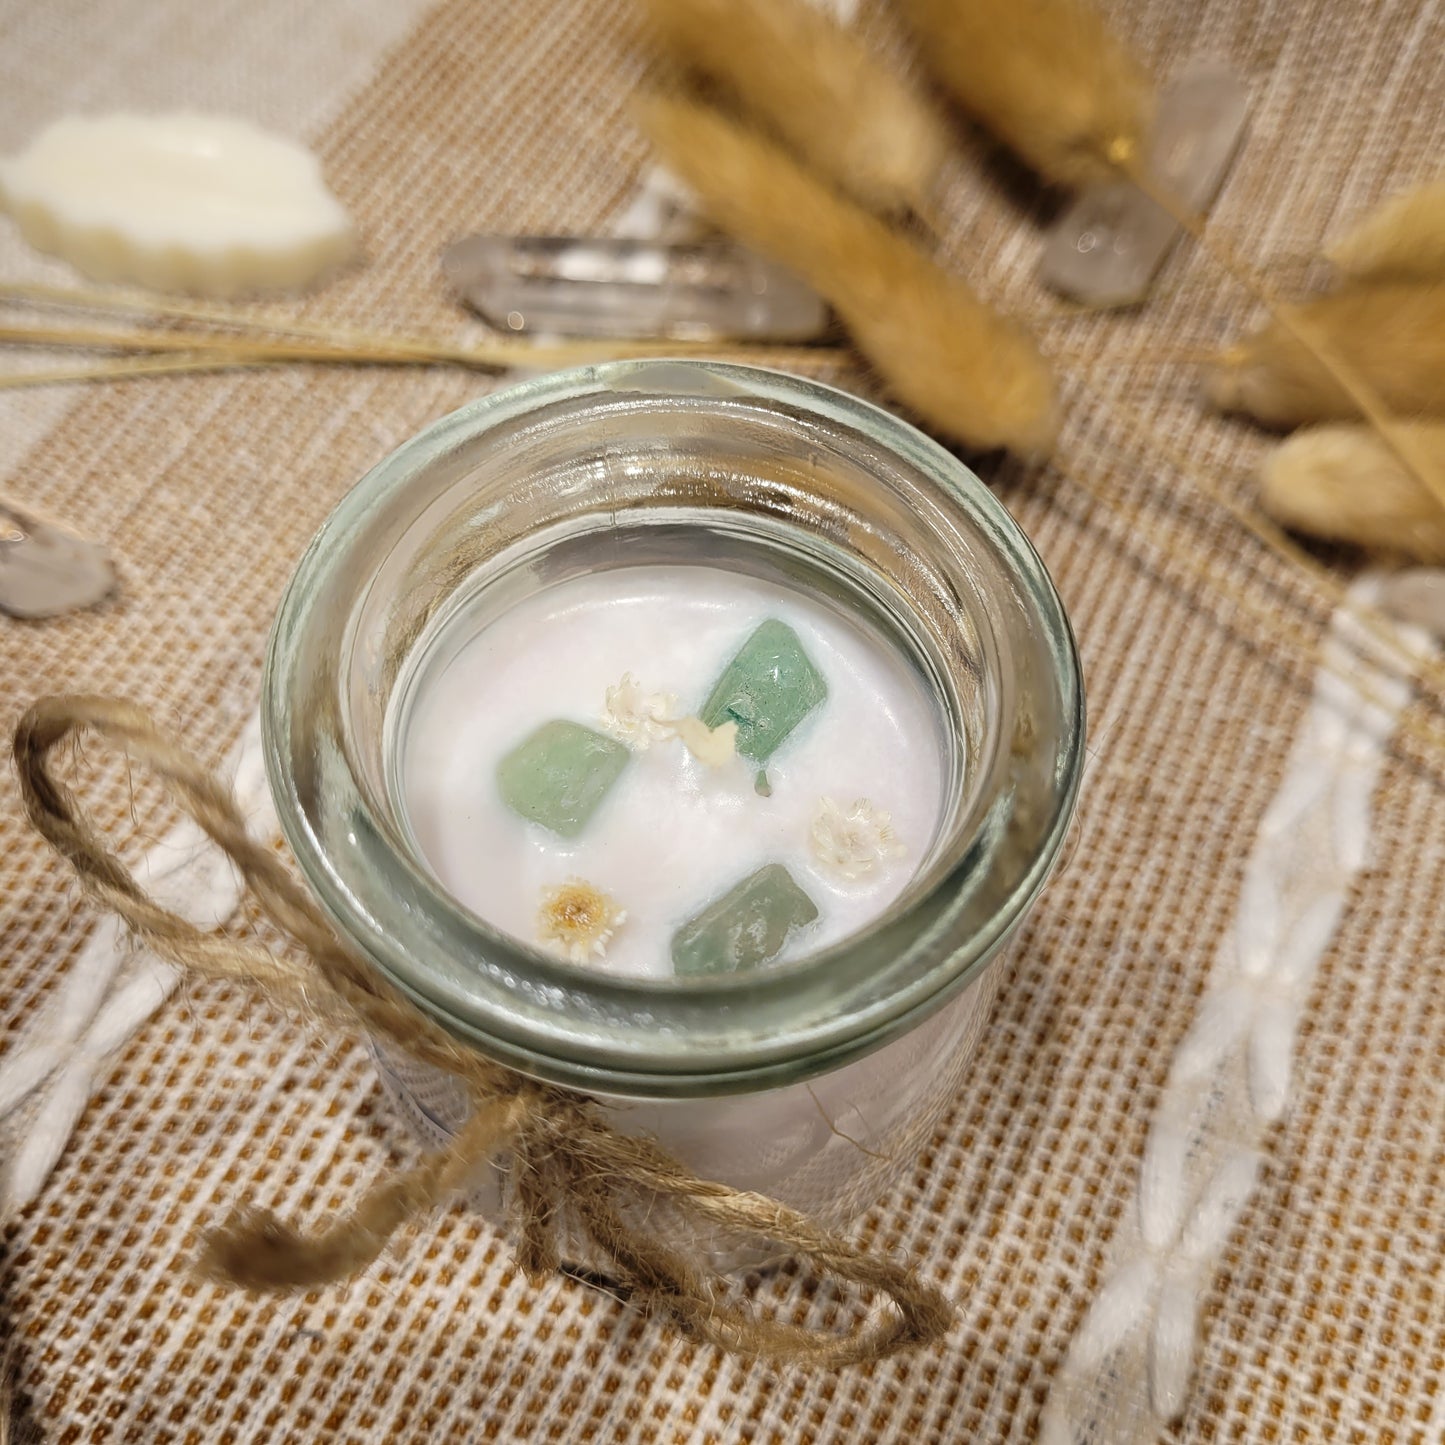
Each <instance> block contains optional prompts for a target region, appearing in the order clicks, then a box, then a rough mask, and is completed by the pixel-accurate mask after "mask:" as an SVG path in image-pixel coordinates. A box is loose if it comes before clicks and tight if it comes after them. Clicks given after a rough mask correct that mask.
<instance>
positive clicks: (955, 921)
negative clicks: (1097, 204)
mask: <svg viewBox="0 0 1445 1445" xmlns="http://www.w3.org/2000/svg"><path fill="white" fill-rule="evenodd" d="M678 562H684V563H685V562H696V563H706V564H708V565H711V566H724V567H728V568H735V569H740V570H743V571H747V572H751V573H754V574H756V575H759V576H763V577H767V578H771V579H773V580H776V581H781V582H785V583H786V584H787V585H788V586H789V587H790V588H792V589H794V590H798V591H803V592H806V593H809V594H812V595H815V596H817V597H819V598H821V599H826V600H827V601H828V602H829V604H830V605H832V606H834V607H842V608H845V609H847V610H848V611H849V612H850V614H852V615H853V616H854V617H856V618H857V619H858V620H859V621H860V623H863V624H865V625H866V626H867V627H868V629H869V630H870V631H871V632H872V633H873V634H874V635H875V636H881V637H883V638H885V639H887V642H888V645H890V646H892V647H894V648H896V649H897V650H898V652H899V654H900V655H901V656H902V657H903V658H905V659H906V661H907V663H908V664H909V666H911V667H912V668H913V669H915V670H916V673H917V675H918V676H920V677H921V678H922V679H923V680H924V681H925V683H926V686H927V690H928V694H929V696H930V697H931V698H932V699H933V702H934V705H935V706H936V709H937V715H938V720H939V727H940V732H941V735H942V736H943V737H944V739H945V740H946V747H945V753H946V758H945V773H944V776H945V796H944V798H943V800H942V808H941V821H940V824H939V827H938V829H937V831H936V834H935V837H934V839H933V841H932V844H931V846H930V848H929V849H928V850H927V852H926V853H925V854H924V856H923V857H922V858H921V861H920V866H919V868H918V871H917V873H916V875H915V876H914V878H913V879H912V880H911V882H910V883H909V884H908V886H907V887H906V889H905V890H904V892H903V893H902V895H901V896H900V897H899V898H898V899H897V900H896V901H895V903H894V904H892V905H891V906H890V907H889V908H888V910H887V911H886V912H885V913H884V914H883V915H882V916H881V917H880V918H879V919H877V920H876V922H875V923H874V924H873V925H872V926H871V927H869V928H868V929H867V930H866V931H864V932H861V933H858V934H855V935H854V936H852V937H850V938H848V939H846V940H845V941H844V942H842V943H840V944H837V945H835V946H833V947H831V948H828V949H825V950H822V951H819V952H816V953H813V954H810V955H808V956H806V957H803V958H800V959H797V960H795V961H789V962H780V963H777V964H774V965H771V966H769V967H766V968H763V969H759V970H755V971H753V972H749V973H744V974H738V975H731V976H723V977H704V978H680V979H673V978H666V979H656V978H633V977H625V976H619V975H617V974H611V973H606V972H601V971H598V970H595V969H589V968H587V967H585V966H580V965H576V964H571V963H567V962H565V961H562V960H560V959H558V958H556V957H553V956H551V955H548V954H544V953H541V952H539V951H537V950H535V949H533V948H530V947H528V946H526V945H525V944H523V943H520V942H519V941H517V940H516V939H514V938H512V937H510V936H508V935H506V934H504V933H502V932H500V931H498V930H497V929H495V928H493V927H490V926H489V925H488V923H487V922H486V920H484V919H482V918H479V917H477V916H475V915H474V914H472V913H470V912H468V911H467V910H466V909H465V908H464V907H463V906H462V905H460V904H459V903H457V902H456V901H455V900H454V899H453V898H452V897H451V896H449V895H448V893H447V892H446V891H445V889H444V888H443V887H442V886H441V885H440V884H439V883H438V882H437V881H436V879H435V878H434V876H433V875H432V873H431V872H430V871H429V870H428V869H427V867H426V866H425V864H424V863H423V862H422V861H421V859H420V857H419V855H418V852H417V850H416V849H415V848H414V846H413V845H412V843H411V842H410V830H409V828H408V826H407V820H406V817H405V814H404V807H403V800H402V797H401V794H400V790H399V786H398V782H397V776H398V772H399V767H398V759H399V756H400V749H401V742H402V740H401V739H400V738H399V736H398V733H399V728H398V725H397V722H396V719H397V717H398V716H400V715H403V714H404V709H401V708H399V707H398V699H399V698H400V697H401V695H402V694H403V693H404V691H405V688H406V686H407V680H408V679H409V678H411V677H414V676H415V675H416V673H417V671H418V667H419V661H420V659H421V657H423V656H424V655H425V654H426V653H427V651H428V649H430V648H432V647H435V646H438V645H440V644H439V641H438V639H439V638H441V637H443V636H444V635H445V634H446V630H447V623H448V621H449V620H450V619H452V618H454V617H455V616H457V615H458V613H459V612H460V611H461V610H462V609H463V608H465V609H466V611H467V615H468V616H469V617H473V618H474V617H475V616H476V615H477V613H478V609H479V608H480V609H481V610H482V612H483V613H486V614H488V615H499V614H500V613H502V612H504V611H505V610H506V609H507V608H509V607H511V606H514V605H515V604H516V603H517V602H518V601H519V600H521V599H522V598H524V597H526V596H529V595H530V594H532V593H533V592H535V591H537V590H539V589H541V588H544V587H547V586H549V585H551V584H553V583H556V582H559V581H562V580H565V579H567V578H569V577H572V576H576V575H578V574H579V573H581V572H590V571H595V570H597V569H605V568H617V567H627V566H632V565H650V564H656V563H678ZM263 718H264V723H265V734H266V755H267V766H268V769H269V773H270V780H271V787H272V791H273V793H274V795H275V799H276V804H277V808H278V811H279V813H280V817H281V822H282V826H283V829H284V831H285V834H286V837H287V839H288V841H289V843H290V844H291V847H292V848H293V849H294V851H295V854H296V857H297V858H298V860H299V862H300V864H301V867H302V869H303V870H304V872H305V874H306V877H307V878H308V880H309V882H310V884H311V886H312V887H313V889H314V890H315V892H316V895H317V897H318V898H319V900H320V901H321V903H322V904H323V906H324V907H325V908H326V910H327V911H328V912H329V913H330V915H331V916H332V918H333V919H334V920H335V922H336V924H337V926H338V927H339V929H340V930H341V932H342V934H343V935H344V936H345V937H346V938H348V939H349V940H350V941H351V942H352V943H353V944H354V945H355V947H356V948H357V950H358V951H359V952H360V953H361V954H362V955H363V956H365V957H366V958H368V959H369V960H370V961H371V962H372V963H373V964H374V966H375V967H376V968H377V969H379V970H380V971H381V972H382V973H383V974H384V975H385V976H386V977H387V978H388V979H389V980H390V981H391V982H392V983H394V984H395V985H397V986H398V987H399V988H401V989H402V990H403V991H405V992H406V993H407V994H408V995H409V996H410V997H411V998H412V999H413V1000H415V1001H416V1002H417V1003H418V1004H419V1005H420V1006H421V1007H422V1008H424V1009H426V1010H427V1011H428V1012H430V1013H431V1014H432V1015H433V1016H434V1017H436V1018H437V1019H438V1020H440V1021H441V1022H442V1023H443V1024H444V1025H445V1026H446V1027H447V1028H449V1029H450V1030H451V1031H452V1032H453V1033H454V1034H455V1035H456V1036H457V1037H459V1038H461V1039H463V1040H465V1041H467V1042H468V1043H470V1044H472V1045H473V1046H474V1047H476V1048H477V1049H479V1050H481V1051H482V1052H484V1053H485V1054H487V1055H489V1056H490V1057H492V1058H494V1059H496V1060H499V1061H501V1062H503V1063H505V1064H508V1065H510V1066H512V1067H514V1068H516V1069H519V1070H521V1071H523V1072H524V1073H528V1074H531V1075H534V1076H536V1077H538V1078H542V1079H546V1080H549V1081H551V1082H554V1083H558V1084H563V1085H566V1086H569V1087H571V1088H574V1089H578V1090H581V1091H583V1092H585V1093H587V1094H589V1095H591V1096H594V1097H596V1098H599V1099H601V1100H603V1101H604V1102H605V1103H606V1104H607V1105H608V1107H609V1108H610V1109H611V1110H612V1111H613V1114H614V1117H615V1121H616V1123H617V1125H618V1127H619V1128H622V1129H627V1130H637V1131H646V1132H649V1133H652V1134H655V1135H657V1136H658V1137H660V1138H661V1139H662V1141H663V1142H664V1143H665V1144H667V1145H669V1146H670V1147H671V1148H672V1149H673V1150H674V1151H675V1152H676V1153H677V1154H678V1155H679V1156H680V1157H681V1158H682V1159H683V1160H684V1161H685V1162H687V1163H688V1164H689V1165H691V1166H692V1167H693V1168H695V1169H696V1170H697V1171H698V1172H699V1173H701V1174H704V1175H706V1176H709V1177H712V1178H717V1179H721V1180H723V1181H725V1182H727V1183H729V1184H733V1185H735V1186H737V1187H740V1188H744V1189H753V1190H759V1191H762V1192H765V1193H768V1194H771V1195H773V1196H774V1197H777V1198H780V1199H782V1200H783V1201H784V1202H786V1203H789V1204H792V1205H794V1206H796V1207H798V1208H801V1209H804V1210H807V1211H809V1212H810V1213H812V1214H813V1215H815V1216H816V1217H818V1218H819V1219H820V1220H822V1221H825V1222H828V1223H832V1224H841V1223H843V1222H845V1221H846V1220H847V1219H849V1218H851V1217H853V1216H854V1215H856V1214H857V1213H858V1212H860V1211H861V1210H862V1209H864V1208H866V1207H867V1206H868V1205H869V1204H870V1203H872V1202H873V1200H874V1199H876V1198H877V1196H878V1195H879V1194H880V1193H881V1192H882V1191H883V1190H884V1189H885V1188H886V1187H887V1186H888V1185H889V1184H890V1183H891V1182H893V1180H894V1179H895V1178H896V1177H897V1176H898V1175H899V1174H900V1173H901V1172H902V1171H903V1170H904V1169H906V1168H907V1167H908V1166H909V1164H910V1163H911V1162H912V1160H913V1159H914V1158H915V1157H916V1155H917V1153H918V1151H919V1150H920V1149H921V1148H922V1146H923V1145H924V1144H925V1143H926V1142H927V1140H928V1138H929V1135H930V1134H931V1132H932V1131H933V1129H934V1128H935V1127H936V1125H937V1122H938V1120H939V1117H940V1115H941V1113H942V1111H943V1110H944V1109H945V1108H946V1106H947V1105H948V1104H949V1103H950V1102H951V1101H952V1100H953V1099H954V1098H955V1097H956V1096H957V1094H958V1093H959V1091H960V1089H961V1088H963V1087H965V1086H966V1070H967V1064H968V1059H969V1055H970V1053H971V1052H972V1050H973V1047H974V1044H975V1043H976V1041H977V1038H978V1036H979V1034H980V1032H981V1030H982V1028H983V1027H984V1025H985V1023H986V1021H987V1017H988V1012H989V1009H990V1007H991V1004H992V1001H993V998H994V996H995V993H996V991H997V989H998V987H999V986H1000V983H1001V981H1002V978H1003V971H1004V970H1003V963H1002V959H1003V956H1004V945H1005V944H1006V942H1007V941H1008V939H1009V938H1010V936H1011V935H1012V934H1013V932H1014V931H1015V929H1016V928H1017V926H1018V924H1019V922H1020V920H1021V919H1022V918H1023V916H1024V914H1025V912H1026V911H1027V909H1028V908H1029V906H1030V905H1031V903H1032V902H1033V900H1034V899H1035V898H1036V897H1037V895H1038V893H1039V890H1040V889H1041V888H1042V887H1043V885H1044V882H1045V880H1046V878H1047V877H1048V874H1049V870H1050V868H1051V867H1052V865H1053V863H1054V862H1055V860H1056V858H1057V856H1058V852H1059V848H1060V845H1061V842H1062V840H1063V838H1064V835H1065V832H1066V829H1067V827H1068V823H1069V820H1070V816H1071V813H1072V809H1073V804H1074V798H1075V793H1076V791H1077V787H1078V781H1079V775H1080V764H1081V758H1082V744H1083V694H1082V688H1081V682H1080V674H1079V665H1078V658H1077V654H1076V652H1075V649H1074V643H1073V638H1072V635H1071V633H1070V631H1069V627H1068V623H1067V621H1066V619H1065V617H1064V613H1063V610H1062V608H1061V606H1060V603H1059V599H1058V597H1057V595H1056V594H1055V592H1054V589H1053V587H1052V585H1051V584H1050V582H1049V579H1048V576H1047V574H1046V573H1045V571H1044V569H1043V566H1042V564H1041V563H1040V561H1039V559H1038V557H1037V556H1036V555H1035V553H1034V552H1033V550H1032V548H1031V547H1030V546H1029V544H1028V542H1027V541H1026V540H1025V538H1024V537H1023V535H1022V534H1021V533H1020V531H1019V530H1018V528H1017V526H1016V525H1015V524H1014V523H1013V521H1012V519H1011V518H1010V517H1009V515H1008V514H1007V512H1006V511H1005V510H1004V508H1003V507H1002V506H1001V505H1000V504H999V503H998V502H997V501H996V500H995V499H994V498H993V496H992V495H991V494H990V493H989V492H988V491H987V489H986V488H985V487H984V486H983V485H982V484H981V483H980V482H979V481H978V479H977V478H976V477H974V475H973V474H972V473H971V472H969V471H968V470H967V468H965V467H964V466H963V465H962V464H961V463H960V462H958V461H957V460H956V459H955V458H954V457H953V456H952V455H951V454H949V453H948V452H947V451H945V450H944V449H943V448H941V447H939V446H938V445H936V444H935V443H934V442H932V441H930V440H929V439H928V438H927V437H925V436H923V435H922V434H921V433H919V432H918V431H916V430H914V429H913V428H912V427H910V426H908V425H906V424H905V423H904V422H902V421H900V420H898V419H897V418H896V417H893V416H891V415H889V414H887V413H886V412H883V411H881V410H879V409H878V408H876V407H873V406H870V405H868V404H867V403H865V402H862V401H860V400H858V399H856V398H854V397H851V396H848V395H846V394H843V393H841V392H837V391H834V390H832V389H830V388H827V387H824V386H820V385H817V384H814V383H811V382H808V381H804V380H801V379H798V378H796V377H790V376H783V375H779V374H775V373H772V372H767V371H761V370H754V369H751V368H742V367H735V366H724V365H716V364H712V363H703V362H681V361H677V362H673V361H665V362H624V363H615V364H609V365H604V366H596V367H589V368H585V369H582V370H578V371H573V372H567V373H562V374H557V375H551V376H545V377H541V378H539V379H536V380H532V381H528V382H525V383H523V384H522V385H519V386H516V387H513V388H512V389H510V390H507V391H504V392H501V393H498V394H496V395H493V396H489V397H486V398H484V399H483V400H481V401H478V402H476V403H474V404H472V405H470V406H468V407H465V408H463V409H462V410H461V411H458V412H456V413H454V414H453V415H451V416H449V417H446V418H444V419H443V420H442V421H440V422H438V423H436V424H435V425H434V426H432V427H430V428H429V429H428V430H427V431H425V432H423V433H422V434H421V435H420V436H418V437H416V438H415V439H413V440H412V441H409V442H407V443H406V444H405V445H404V446H402V447H401V448H400V449H399V450H398V451H396V452H395V453H393V454H392V455H391V456H390V457H388V458H387V459H386V460H385V461H383V462H382V463H381V464H380V465H379V466H377V467H376V468H375V469H374V470H373V471H371V472H370V473H369V474H368V475H367V476H366V477H364V478H363V479H362V481H361V482H360V483H359V484H358V485H357V486H356V488H355V489H354V490H353V491H352V492H351V493H350V494H349V495H348V496H347V497H346V498H345V499H344V500H343V501H342V502H341V504H340V506H338V508H337V509H336V511H335V512H334V513H333V515H332V516H331V518H330V519H329V520H328V521H327V522H326V524H325V525H324V526H323V528H322V529H321V531H320V532H319V533H318V535H317V537H316V538H315V540H314V541H313V542H312V544H311V546H310V547H309V548H308V550H307V552H306V554H305V556H304V557H303V558H302V560H301V563H300V565H299V567H298V569H297V572H296V575H295V577H294V578H293V580H292V582H291V585H290V588H289V590H288V591H287V593H286V596H285V599H284V600H283V602H282V605H281V609H280V612H279V615H278V617H277V620H276V624H275V629H274V632H273V634H272V639H271V645H270V650H269V654H268V657H267V663H266V672H265V680H264V697H263ZM378 1058H379V1062H380V1064H381V1066H382V1071H383V1075H384V1077H385V1078H386V1080H387V1082H388V1086H389V1088H390V1089H391V1091H392V1093H393V1095H394V1097H396V1098H397V1100H398V1101H399V1102H400V1103H401V1104H402V1105H403V1108H404V1111H405V1113H406V1114H407V1116H408V1117H409V1118H410V1119H411V1121H412V1123H413V1124H414V1125H415V1126H416V1128H417V1129H418V1130H419V1131H420V1132H421V1133H423V1134H424V1135H428V1136H430V1137H431V1138H432V1139H433V1141H435V1140H438V1139H440V1138H442V1137H445V1135H447V1134H448V1133H449V1132H450V1131H451V1130H453V1129H455V1128H456V1126H457V1125H458V1123H459V1122H460V1120H461V1118H462V1117H463V1116H462V1110H463V1109H464V1107H465V1104H464V1100H463V1098H462V1097H461V1096H460V1094H459V1093H458V1091H457V1089H456V1088H455V1086H454V1085H453V1083H452V1081H451V1080H449V1079H447V1078H445V1077H441V1076H437V1075H435V1074H431V1073H428V1072H427V1071H424V1070H421V1069H420V1068H418V1066H417V1065H416V1064H415V1063H414V1062H412V1061H410V1060H407V1059H403V1058H398V1057H396V1056H395V1055H394V1054H387V1053H386V1052H385V1051H383V1050H379V1051H378Z"/></svg>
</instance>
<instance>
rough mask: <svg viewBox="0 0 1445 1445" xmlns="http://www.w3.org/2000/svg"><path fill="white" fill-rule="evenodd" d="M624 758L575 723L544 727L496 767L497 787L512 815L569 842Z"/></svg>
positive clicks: (615, 745)
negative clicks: (522, 818) (540, 826)
mask: <svg viewBox="0 0 1445 1445" xmlns="http://www.w3.org/2000/svg"><path fill="white" fill-rule="evenodd" d="M627 757H628V753H627V749H626V748H625V747H624V746H623V745H622V744H621V743H619V742H617V741H616V740H615V739H613V738H609V737H607V736H605V735H604V734H603V733H598V732H593V731H592V729H591V728H585V727H583V726H582V725H581V724H580V723H574V722H563V721H560V720H559V721H557V722H549V723H543V724H542V726H541V727H539V728H538V729H537V731H536V732H534V733H532V734H531V735H530V736H529V737H528V738H526V739H525V741H523V742H522V743H520V744H518V746H516V747H515V748H513V749H512V751H511V752H509V753H508V754H507V756H506V757H504V758H503V759H502V761H501V762H499V763H498V764H497V786H498V787H499V788H500V789H501V792H502V801H503V802H504V803H506V805H507V806H508V807H509V808H510V809H511V810H512V811H513V812H514V813H520V814H521V815H522V817H524V818H530V819H531V820H532V822H534V823H540V824H541V825H542V826H543V827H544V828H550V829H551V830H552V831H553V832H554V833H560V834H561V835H562V836H563V837H564V838H574V837H576V836H577V834H578V833H580V832H581V831H582V829H583V828H584V827H585V826H586V823H587V820H588V819H589V818H590V817H591V816H592V815H593V813H595V812H596V811H597V806H598V804H599V803H601V801H602V799H603V798H604V797H606V796H607V790H608V789H609V788H610V787H611V786H612V785H613V783H615V782H616V781H617V775H618V774H619V773H620V772H621V771H622V769H623V767H624V766H625V765H626V763H627Z"/></svg>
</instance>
